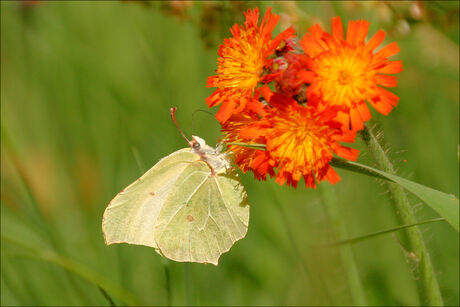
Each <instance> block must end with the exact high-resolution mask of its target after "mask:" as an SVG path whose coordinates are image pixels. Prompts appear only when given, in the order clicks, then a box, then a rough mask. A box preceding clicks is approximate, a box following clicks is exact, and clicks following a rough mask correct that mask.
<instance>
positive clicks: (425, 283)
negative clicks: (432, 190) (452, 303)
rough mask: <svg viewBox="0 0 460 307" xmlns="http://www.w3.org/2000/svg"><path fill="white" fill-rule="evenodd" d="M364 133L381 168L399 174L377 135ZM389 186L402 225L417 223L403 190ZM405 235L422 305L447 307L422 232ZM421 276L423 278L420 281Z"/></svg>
mask: <svg viewBox="0 0 460 307" xmlns="http://www.w3.org/2000/svg"><path fill="white" fill-rule="evenodd" d="M360 133H361V137H362V139H363V141H364V142H365V143H366V145H367V147H368V149H369V152H370V154H371V155H372V157H373V159H374V161H375V162H376V163H377V165H378V167H379V168H380V169H382V170H383V171H385V172H387V173H390V174H396V172H395V170H394V168H393V165H392V163H391V162H390V160H389V158H388V156H387V155H386V153H385V151H384V150H383V148H382V146H381V144H380V143H379V141H378V140H377V138H376V137H375V136H374V134H373V133H372V132H371V131H370V130H369V129H368V128H367V127H365V128H364V129H363V130H362V131H361V132H360ZM386 184H387V186H388V189H389V191H390V193H391V196H392V200H393V204H394V208H395V210H396V212H397V213H399V218H400V220H401V222H402V223H403V224H415V223H417V219H416V218H415V214H414V210H413V208H412V206H411V204H410V203H409V200H408V198H407V195H406V193H405V191H404V190H403V188H402V187H401V186H400V185H398V184H395V183H390V182H386ZM405 232H406V234H407V238H408V241H409V247H410V249H411V250H412V251H413V254H414V255H415V257H416V258H415V259H416V266H415V267H416V270H415V272H414V275H415V278H416V280H417V281H418V289H419V292H420V295H421V297H422V302H421V303H422V304H427V305H431V306H440V305H443V301H442V296H441V291H440V289H439V284H438V280H437V279H436V274H435V272H434V268H433V264H432V262H431V257H430V254H429V253H428V250H427V248H426V245H425V242H424V240H423V236H422V232H421V231H420V228H419V227H418V226H415V227H411V228H407V229H406V230H405ZM418 276H419V278H417V277H418Z"/></svg>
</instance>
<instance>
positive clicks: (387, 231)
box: [331, 217, 446, 246]
mask: <svg viewBox="0 0 460 307" xmlns="http://www.w3.org/2000/svg"><path fill="white" fill-rule="evenodd" d="M442 221H446V219H444V218H442V217H438V218H435V219H430V220H425V221H421V222H418V223H414V224H408V225H401V226H396V227H393V228H389V229H385V230H380V231H376V232H371V233H369V234H367V235H363V236H358V237H354V238H350V239H346V240H342V241H338V242H335V243H332V244H331V245H332V246H336V245H343V244H353V243H358V242H361V241H364V240H367V239H370V238H373V237H376V236H380V235H383V234H387V233H390V232H395V231H398V230H401V229H405V228H409V227H414V226H418V225H423V224H429V223H435V222H442Z"/></svg>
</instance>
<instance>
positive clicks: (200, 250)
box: [154, 162, 249, 265]
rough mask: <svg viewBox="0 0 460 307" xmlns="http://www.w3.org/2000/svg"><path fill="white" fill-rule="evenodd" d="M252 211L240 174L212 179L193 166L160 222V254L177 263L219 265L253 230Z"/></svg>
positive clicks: (205, 170)
mask: <svg viewBox="0 0 460 307" xmlns="http://www.w3.org/2000/svg"><path fill="white" fill-rule="evenodd" d="M248 223H249V205H248V201H247V196H246V191H245V190H244V187H243V185H242V184H241V182H240V180H239V178H238V175H237V173H236V172H228V171H227V170H226V169H222V170H221V171H220V172H219V173H218V174H216V175H214V176H212V175H211V173H210V168H209V166H208V165H206V164H204V163H202V162H194V163H191V164H190V165H189V167H188V168H186V169H185V170H184V172H183V173H182V174H181V176H180V177H179V178H178V179H177V181H176V184H175V185H174V187H173V188H172V189H171V190H170V192H169V195H168V198H167V199H166V201H165V203H164V204H163V206H162V209H161V211H160V213H159V215H158V219H157V221H156V226H155V232H154V237H155V240H156V243H157V246H158V248H159V252H160V253H161V254H163V255H164V256H165V257H167V258H170V259H172V260H175V261H182V262H184V261H185V262H199V263H212V264H214V265H217V264H218V259H219V257H220V256H221V255H222V254H223V253H225V252H227V251H228V250H229V249H230V248H231V247H232V245H233V244H234V243H235V242H236V241H238V240H240V239H242V238H243V237H244V236H245V235H246V233H247V230H248Z"/></svg>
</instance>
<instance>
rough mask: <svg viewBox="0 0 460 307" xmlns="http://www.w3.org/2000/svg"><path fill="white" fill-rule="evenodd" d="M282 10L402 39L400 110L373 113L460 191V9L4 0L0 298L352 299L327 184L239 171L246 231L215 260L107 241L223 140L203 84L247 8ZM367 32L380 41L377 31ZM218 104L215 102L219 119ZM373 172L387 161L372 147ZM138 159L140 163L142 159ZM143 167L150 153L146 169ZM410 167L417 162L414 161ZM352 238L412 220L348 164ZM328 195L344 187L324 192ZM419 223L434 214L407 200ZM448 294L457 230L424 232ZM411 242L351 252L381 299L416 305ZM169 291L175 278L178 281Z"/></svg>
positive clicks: (453, 285) (410, 173) (302, 22)
mask: <svg viewBox="0 0 460 307" xmlns="http://www.w3.org/2000/svg"><path fill="white" fill-rule="evenodd" d="M255 6H259V7H260V8H261V9H262V11H265V9H266V8H267V7H269V6H272V7H273V9H274V12H275V13H277V14H280V15H281V21H280V23H279V26H278V27H277V29H278V31H280V30H282V29H284V28H286V27H287V26H289V25H290V24H293V25H294V27H295V28H296V30H297V31H298V32H297V33H298V35H299V36H302V35H303V34H304V33H305V32H306V30H307V28H308V27H309V26H310V25H312V24H314V23H316V22H318V23H320V24H321V25H323V26H324V27H326V28H327V29H330V28H329V24H330V18H331V17H333V16H336V15H340V16H341V17H342V19H343V20H344V21H345V22H347V21H348V20H352V19H366V20H369V21H371V29H370V35H372V34H373V33H375V32H376V31H377V30H378V29H379V28H383V29H385V30H386V31H387V32H388V36H387V38H386V41H385V44H387V43H389V42H391V41H397V42H398V44H399V46H400V48H401V52H400V53H399V54H398V55H396V56H395V58H397V59H402V60H403V62H404V71H403V72H402V73H401V74H399V76H398V81H399V82H398V87H397V88H396V89H394V90H392V91H393V92H395V93H396V94H397V95H398V96H399V97H400V98H401V100H400V104H399V106H398V107H397V108H396V109H394V110H393V112H392V113H391V114H390V116H387V117H384V116H382V115H380V114H377V113H375V112H374V113H373V115H374V118H373V123H374V124H377V127H378V128H377V129H378V131H380V130H383V131H384V132H385V141H386V142H387V143H388V144H390V146H389V153H390V156H391V157H392V158H393V160H394V161H395V164H396V166H397V167H398V169H399V174H400V175H401V176H403V177H406V178H409V179H411V180H413V181H416V182H419V183H421V184H424V185H427V186H430V187H433V188H435V189H439V190H441V191H443V192H446V193H450V194H454V195H456V196H457V197H458V184H459V182H458V165H459V164H458V161H459V155H458V139H459V121H458V114H459V59H458V55H459V4H458V2H456V1H454V2H441V1H431V2H386V3H384V2H380V3H377V2H368V1H363V2H313V1H306V2H298V3H295V2H283V3H277V2H258V3H251V2H231V3H230V2H175V3H171V2H166V1H165V2H162V3H160V2H153V3H145V2H134V1H126V2H122V1H118V2H115V1H114V2H104V1H102V2H93V3H90V2H83V1H82V2H71V1H66V2H55V1H49V2H33V1H28V2H19V1H13V2H3V1H2V2H1V133H2V135H1V136H2V138H1V234H2V241H1V302H0V303H1V304H2V305H107V304H109V300H108V299H106V298H105V297H104V293H103V291H101V290H100V289H99V288H98V286H100V287H101V288H103V289H105V290H106V291H107V293H108V295H109V296H110V297H111V298H112V299H113V300H114V302H115V303H116V304H127V303H129V304H143V305H165V304H168V303H170V304H182V305H184V304H185V305H198V304H199V305H252V304H256V305H261V304H263V305H286V304H289V305H336V304H340V305H344V304H345V305H347V304H352V303H353V301H352V298H351V294H350V285H349V283H348V282H347V278H346V275H345V270H344V267H343V263H342V262H341V258H340V257H339V253H338V250H337V248H335V247H334V248H332V247H325V246H324V245H325V244H326V243H330V242H333V241H334V240H335V237H334V233H333V231H332V230H331V221H330V218H328V215H327V214H326V211H325V206H324V201H325V198H324V195H325V194H324V192H325V187H324V185H328V183H325V184H323V185H322V186H320V188H319V189H318V190H313V189H305V188H303V187H299V188H298V189H297V190H296V189H293V188H288V187H285V186H283V187H280V186H278V185H277V184H275V183H274V181H273V180H270V181H268V182H258V181H256V180H254V179H253V177H252V175H251V174H246V175H244V176H242V180H243V182H244V184H245V186H246V189H247V193H248V196H249V200H250V204H251V220H250V227H249V232H248V234H247V236H246V238H244V239H243V240H241V241H239V242H237V243H236V244H235V246H234V247H233V248H232V249H231V250H230V252H229V253H227V254H224V255H223V256H222V258H221V259H220V264H219V266H218V267H214V266H212V265H203V264H184V263H175V262H171V261H167V260H164V259H162V258H161V257H160V256H159V255H158V254H156V253H155V252H154V250H153V249H151V248H148V247H142V246H130V245H112V246H106V245H105V244H104V240H103V236H102V232H101V219H102V213H103V211H104V209H105V207H106V205H107V204H108V203H109V201H110V200H111V199H112V198H113V197H114V196H115V195H116V193H118V192H119V191H120V190H121V189H123V188H124V187H125V186H127V185H128V184H129V183H131V182H132V181H134V180H135V179H136V178H138V177H139V175H140V174H141V170H140V168H143V169H144V170H146V169H148V168H150V167H151V166H152V165H154V164H155V163H156V162H157V161H158V160H159V159H160V158H162V157H164V156H165V155H167V154H169V153H171V152H173V151H175V150H178V149H180V148H183V147H186V145H187V144H186V143H185V142H184V140H183V139H182V138H181V136H180V135H179V133H178V131H177V129H176V128H175V127H174V125H173V124H172V122H171V120H170V117H169V108H170V107H171V106H174V105H175V106H177V107H178V113H177V116H178V121H179V122H180V124H181V126H182V128H183V130H185V133H186V134H187V135H190V134H192V133H193V134H196V135H199V136H201V137H203V138H205V139H206V140H207V141H208V143H210V144H211V145H215V143H216V141H217V139H218V138H219V136H220V131H219V124H218V122H217V121H216V120H215V119H214V117H213V116H212V115H209V114H206V113H204V112H196V113H194V112H195V111H196V110H206V109H207V106H206V104H205V102H204V99H205V98H206V97H207V96H208V95H210V94H211V93H212V91H213V89H208V88H206V87H205V82H206V78H207V76H210V75H213V74H214V70H215V68H216V60H217V54H216V53H217V48H218V45H219V44H220V43H221V41H222V40H223V38H224V37H228V36H229V31H228V29H229V28H230V26H231V25H232V24H234V23H236V22H241V21H242V20H243V14H242V12H243V11H244V10H246V9H248V8H250V7H255ZM368 37H370V36H368ZM211 111H212V112H216V110H215V109H214V110H211ZM356 146H357V147H358V148H360V149H361V150H362V152H361V155H360V158H359V160H358V161H359V162H361V163H365V164H369V165H373V164H372V162H371V161H370V156H369V154H368V153H366V149H365V148H364V146H363V144H362V143H361V142H359V141H358V142H357V144H356ZM136 157H137V158H136ZM136 159H138V160H139V161H141V165H140V167H139V166H138V163H137V162H136ZM403 161H406V162H403ZM338 172H339V174H340V176H341V177H342V181H341V182H340V183H338V184H337V185H335V186H334V187H333V189H332V191H333V192H332V193H335V197H336V199H337V202H338V205H339V206H340V211H341V213H340V216H341V218H342V220H343V221H344V223H345V225H346V228H347V231H348V235H349V237H354V236H359V235H364V234H367V233H370V232H373V231H378V230H382V229H386V228H389V227H392V226H396V225H399V221H398V218H397V216H396V214H395V212H394V210H393V207H392V203H391V200H390V199H389V197H388V191H387V190H386V187H385V186H384V185H383V184H382V183H381V182H379V181H377V180H375V179H370V178H369V177H365V176H362V175H358V174H354V173H349V172H347V171H342V170H339V171H338ZM328 193H331V191H328ZM411 201H412V203H413V204H414V206H415V207H416V213H417V218H418V219H419V220H424V219H428V218H432V217H436V216H437V215H436V213H434V212H433V211H432V210H430V209H429V208H428V207H427V206H426V205H424V204H423V203H421V202H420V201H419V200H418V199H417V198H415V197H411ZM421 228H422V231H423V234H424V237H425V239H426V242H427V245H428V248H429V251H430V254H431V256H432V260H433V264H434V268H435V271H436V273H437V277H438V280H439V283H440V287H441V291H442V294H443V298H444V301H445V303H446V304H447V305H458V304H459V237H458V233H457V232H455V231H454V230H453V229H452V228H451V227H450V226H449V225H448V224H447V223H442V222H441V223H432V224H427V225H423V226H421ZM404 246H405V240H404V236H403V235H402V234H401V233H400V232H397V233H394V234H387V235H382V236H379V237H376V238H373V239H370V240H367V241H364V242H361V243H356V244H354V245H353V246H352V250H353V254H354V258H355V260H356V263H357V267H358V272H359V276H360V278H361V280H362V283H363V286H364V291H365V296H366V299H367V302H368V304H370V305H417V304H420V303H421V302H420V298H419V295H418V294H417V288H416V281H415V280H414V277H413V276H412V274H411V271H412V270H414V265H415V264H414V262H411V261H407V260H406V258H405V256H404V254H405V252H410V251H406V250H405V248H404ZM168 285H169V286H168Z"/></svg>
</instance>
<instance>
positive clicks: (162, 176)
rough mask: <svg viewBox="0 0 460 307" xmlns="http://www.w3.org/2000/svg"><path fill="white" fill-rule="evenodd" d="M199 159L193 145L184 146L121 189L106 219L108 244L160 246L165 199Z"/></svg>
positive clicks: (106, 211)
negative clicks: (157, 237)
mask: <svg viewBox="0 0 460 307" xmlns="http://www.w3.org/2000/svg"><path fill="white" fill-rule="evenodd" d="M199 159H200V156H199V155H197V154H195V153H193V152H192V151H191V150H190V148H184V149H180V150H178V151H176V152H174V153H172V154H170V155H169V156H166V157H165V158H163V159H161V160H160V161H159V162H158V163H157V164H155V165H154V166H153V167H152V168H151V169H150V170H149V171H147V172H146V173H145V174H144V175H142V176H141V177H140V178H139V179H137V180H136V181H135V182H133V183H132V184H130V185H129V186H128V187H126V188H125V189H123V190H122V191H121V192H120V193H118V194H117V196H115V198H114V199H113V200H112V201H111V202H110V203H109V205H108V207H107V209H106V210H105V212H104V216H103V220H102V232H103V233H104V238H105V242H106V244H108V245H109V244H113V243H130V244H138V245H146V246H150V247H153V248H155V249H157V248H158V246H157V244H156V241H155V238H154V229H155V225H156V222H157V218H158V215H159V213H160V210H161V209H162V207H163V205H164V203H165V199H166V198H167V197H168V195H169V193H170V191H171V189H172V188H173V187H174V185H175V184H176V183H177V180H178V178H179V177H180V176H181V174H182V173H183V172H184V171H185V169H187V168H188V167H189V166H190V164H191V163H193V162H196V161H198V160H199ZM199 163H201V162H199Z"/></svg>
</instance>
